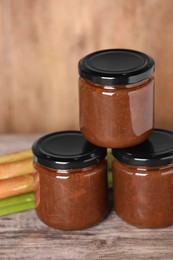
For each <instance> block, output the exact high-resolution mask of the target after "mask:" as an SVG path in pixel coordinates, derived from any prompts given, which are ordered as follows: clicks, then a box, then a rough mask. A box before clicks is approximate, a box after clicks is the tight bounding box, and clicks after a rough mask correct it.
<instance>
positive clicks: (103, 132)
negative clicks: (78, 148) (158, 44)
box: [79, 49, 154, 148]
mask: <svg viewBox="0 0 173 260" xmlns="http://www.w3.org/2000/svg"><path fill="white" fill-rule="evenodd" d="M153 73H154V61H153V59H152V58H151V57H149V56H147V55H146V54H144V53H141V52H138V51H134V50H124V49H112V50H102V51H98V52H94V53H91V54H89V55H87V56H85V57H84V58H82V59H81V60H80V61H79V75H80V78H79V110H80V129H81V132H82V133H83V135H84V136H85V137H86V139H87V140H89V141H90V142H91V143H93V144H96V145H98V146H102V147H109V148H124V147H129V146H134V145H137V144H139V143H141V142H143V141H144V140H146V139H147V138H148V136H149V135H150V134H151V132H152V129H153V104H154V102H153V99H154V77H153Z"/></svg>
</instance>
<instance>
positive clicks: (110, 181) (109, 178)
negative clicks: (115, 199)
mask: <svg viewBox="0 0 173 260" xmlns="http://www.w3.org/2000/svg"><path fill="white" fill-rule="evenodd" d="M112 182H113V179H112V170H108V187H109V188H112V186H113V185H112Z"/></svg>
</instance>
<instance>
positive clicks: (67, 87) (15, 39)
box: [0, 0, 173, 133]
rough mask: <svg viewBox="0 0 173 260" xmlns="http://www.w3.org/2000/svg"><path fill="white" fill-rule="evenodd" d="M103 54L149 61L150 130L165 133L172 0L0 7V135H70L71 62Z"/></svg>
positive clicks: (172, 117)
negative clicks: (123, 53)
mask: <svg viewBox="0 0 173 260" xmlns="http://www.w3.org/2000/svg"><path fill="white" fill-rule="evenodd" d="M105 48H132V49H137V50H140V51H144V52H146V53H148V54H150V55H151V56H153V58H154V59H155V61H156V73H155V76H156V89H155V93H156V98H155V126H157V127H162V128H166V129H172V130H173V86H172V81H173V79H172V78H173V1H172V0H107V1H105V0H50V1H48V0H0V90H1V92H0V133H11V132H12V133H13V132H14V133H36V132H49V131H56V130H64V129H77V128H78V86H77V79H78V72H77V63H78V60H79V59H80V58H81V57H82V56H84V55H86V54H87V53H89V52H92V51H95V50H99V49H105Z"/></svg>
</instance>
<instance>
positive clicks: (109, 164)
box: [107, 149, 112, 188]
mask: <svg viewBox="0 0 173 260" xmlns="http://www.w3.org/2000/svg"><path fill="white" fill-rule="evenodd" d="M107 162H108V187H109V188H112V154H111V149H108V150H107Z"/></svg>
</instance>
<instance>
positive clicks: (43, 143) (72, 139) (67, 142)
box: [32, 131, 107, 169]
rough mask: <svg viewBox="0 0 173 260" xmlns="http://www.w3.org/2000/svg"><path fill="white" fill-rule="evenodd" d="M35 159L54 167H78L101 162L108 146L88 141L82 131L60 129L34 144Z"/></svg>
mask: <svg viewBox="0 0 173 260" xmlns="http://www.w3.org/2000/svg"><path fill="white" fill-rule="evenodd" d="M32 152H33V154H34V161H35V162H37V163H39V164H41V165H43V166H46V167H49V168H52V169H77V168H84V167H89V166H92V165H94V164H97V163H99V162H100V161H101V160H102V159H104V158H105V157H106V154H107V150H106V148H101V147H98V146H96V145H94V144H91V143H90V142H88V141H87V140H86V139H85V138H84V136H83V135H82V133H81V132H80V131H60V132H55V133H50V134H48V135H45V136H42V137H41V138H39V139H38V140H36V141H35V142H34V144H33V145H32Z"/></svg>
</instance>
